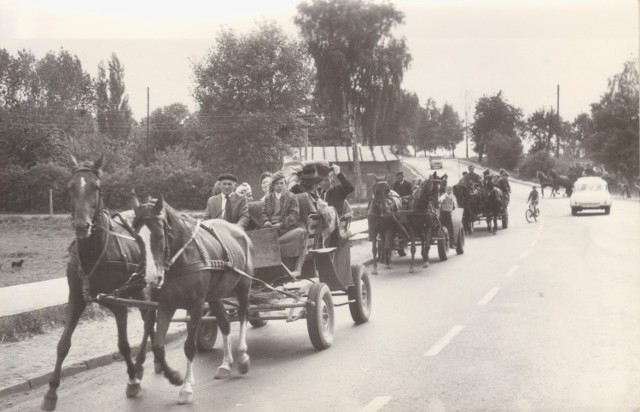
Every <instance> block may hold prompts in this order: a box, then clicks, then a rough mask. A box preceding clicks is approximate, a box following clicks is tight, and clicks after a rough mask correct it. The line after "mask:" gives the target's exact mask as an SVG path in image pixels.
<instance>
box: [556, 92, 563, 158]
mask: <svg viewBox="0 0 640 412" xmlns="http://www.w3.org/2000/svg"><path fill="white" fill-rule="evenodd" d="M556 115H557V116H558V129H557V130H556V143H557V146H556V157H560V130H561V129H562V125H561V124H560V85H558V89H557V102H556Z"/></svg>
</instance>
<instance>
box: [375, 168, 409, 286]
mask: <svg viewBox="0 0 640 412" xmlns="http://www.w3.org/2000/svg"><path fill="white" fill-rule="evenodd" d="M390 192H391V188H390V187H389V183H388V182H387V181H386V180H378V179H377V180H376V182H375V184H374V185H373V198H372V199H371V200H370V201H369V207H368V209H367V223H368V226H369V240H370V241H371V251H372V253H373V270H372V271H371V273H372V274H373V275H377V274H378V262H377V261H378V236H380V237H381V238H382V253H381V254H380V258H381V261H382V263H384V264H385V265H386V267H387V269H388V268H390V265H391V247H392V246H393V237H394V234H395V231H396V230H397V229H400V230H401V231H404V228H402V225H400V223H399V222H398V218H397V215H398V212H399V209H400V202H399V201H396V200H395V199H394V198H391V197H390V196H389V193H390Z"/></svg>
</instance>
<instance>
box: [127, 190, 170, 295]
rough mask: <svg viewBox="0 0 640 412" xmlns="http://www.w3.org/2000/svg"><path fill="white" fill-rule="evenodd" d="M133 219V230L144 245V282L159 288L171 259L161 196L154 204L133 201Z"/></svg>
mask: <svg viewBox="0 0 640 412" xmlns="http://www.w3.org/2000/svg"><path fill="white" fill-rule="evenodd" d="M132 206H133V210H134V212H135V215H136V216H135V218H134V220H133V229H134V230H135V231H136V232H137V233H138V235H139V236H140V238H141V239H142V241H143V242H144V244H145V262H146V264H145V281H146V283H147V284H148V285H151V286H152V287H157V288H159V287H161V286H162V283H163V281H164V274H165V270H166V266H167V262H168V260H169V259H170V258H171V256H169V254H170V253H171V252H170V250H171V248H170V245H169V241H170V239H168V237H169V236H168V235H167V227H168V222H167V214H166V208H165V204H164V199H163V197H162V196H160V198H159V199H158V200H156V201H155V202H149V203H144V204H140V203H139V202H138V199H137V198H135V197H134V199H133V205H132Z"/></svg>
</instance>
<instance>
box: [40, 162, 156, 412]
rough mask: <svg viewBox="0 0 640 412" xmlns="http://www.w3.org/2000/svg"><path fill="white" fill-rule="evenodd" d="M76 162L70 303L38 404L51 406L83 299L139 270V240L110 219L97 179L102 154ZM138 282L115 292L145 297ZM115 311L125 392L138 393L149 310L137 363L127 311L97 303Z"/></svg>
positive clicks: (72, 184)
mask: <svg viewBox="0 0 640 412" xmlns="http://www.w3.org/2000/svg"><path fill="white" fill-rule="evenodd" d="M72 159H73V163H74V167H73V169H72V172H71V179H70V181H69V192H70V198H71V217H72V220H73V226H74V228H75V232H76V238H75V240H74V241H73V243H72V244H71V247H70V248H69V250H70V255H71V256H70V258H69V262H68V263H67V282H68V284H69V303H68V305H67V317H66V322H65V326H64V331H63V332H62V336H61V337H60V341H59V342H58V356H57V359H56V366H55V369H54V371H53V375H52V376H51V380H50V381H49V390H48V391H47V393H46V394H45V395H44V399H43V401H42V405H41V407H42V409H44V410H47V411H52V410H55V408H56V404H57V401H58V394H57V389H58V387H59V386H60V373H61V369H62V363H63V362H64V359H65V357H66V356H67V354H68V353H69V349H70V348H71V336H72V335H73V332H74V330H75V328H76V326H77V325H78V320H79V319H80V315H82V312H84V309H85V307H86V306H87V303H89V302H91V301H92V299H93V298H95V297H96V296H97V294H98V293H112V292H114V291H115V290H117V289H118V288H122V287H123V285H125V283H127V282H128V281H129V280H130V277H131V275H132V274H133V273H134V272H136V271H138V270H139V269H140V265H139V263H140V261H141V258H142V255H143V253H141V249H140V246H141V245H140V243H139V239H136V238H135V235H134V234H133V232H132V231H130V227H129V226H128V224H127V223H126V222H124V221H123V220H122V222H121V223H119V222H117V221H116V220H114V219H112V218H111V216H110V215H109V213H108V212H107V211H106V210H105V209H104V208H103V199H102V190H101V189H100V178H101V176H102V163H103V156H101V157H100V159H98V160H97V161H95V162H93V163H92V162H84V163H81V164H78V162H77V161H76V160H75V158H72ZM142 286H143V285H140V287H138V288H131V289H129V290H128V291H124V290H123V289H121V292H122V293H120V294H119V295H120V296H123V297H133V298H135V299H139V300H145V296H144V292H143V291H142ZM101 305H103V306H105V307H107V308H108V309H110V310H111V311H112V312H113V314H114V315H115V319H116V324H117V326H118V349H119V350H120V354H122V358H123V359H124V361H125V363H126V365H127V374H128V375H129V382H128V383H127V391H126V395H127V396H128V397H133V396H136V395H137V394H138V393H139V392H140V379H141V378H142V375H143V371H144V369H143V364H144V360H145V355H146V342H147V339H148V334H149V335H150V336H151V340H152V342H153V337H154V333H153V322H154V318H153V316H152V312H149V316H146V314H147V311H145V310H141V312H142V314H143V319H146V320H145V324H146V327H145V333H144V336H143V338H142V344H141V347H140V351H139V352H138V354H137V356H136V362H135V364H134V363H133V362H132V361H131V348H130V346H129V341H128V339H127V313H128V309H127V308H126V307H124V306H119V305H110V304H105V303H101Z"/></svg>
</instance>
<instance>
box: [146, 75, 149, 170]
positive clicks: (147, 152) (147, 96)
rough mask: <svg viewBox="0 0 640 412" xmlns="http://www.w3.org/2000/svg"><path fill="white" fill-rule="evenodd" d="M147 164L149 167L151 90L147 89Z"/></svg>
mask: <svg viewBox="0 0 640 412" xmlns="http://www.w3.org/2000/svg"><path fill="white" fill-rule="evenodd" d="M145 163H146V165H147V166H149V88H148V87H147V155H146V159H145Z"/></svg>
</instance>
